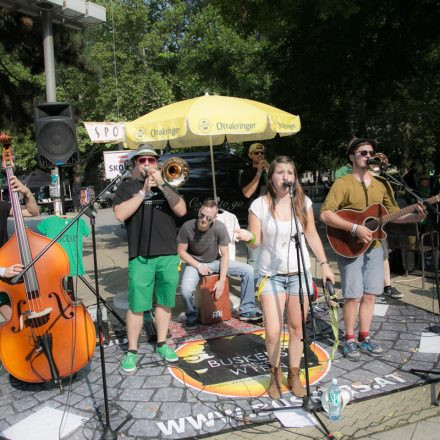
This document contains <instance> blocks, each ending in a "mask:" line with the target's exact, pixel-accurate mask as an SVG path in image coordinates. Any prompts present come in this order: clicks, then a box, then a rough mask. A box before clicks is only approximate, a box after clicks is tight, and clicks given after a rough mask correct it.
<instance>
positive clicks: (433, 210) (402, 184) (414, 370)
mask: <svg viewBox="0 0 440 440" xmlns="http://www.w3.org/2000/svg"><path fill="white" fill-rule="evenodd" d="M381 174H382V175H384V176H385V177H386V180H387V181H388V182H391V183H394V184H396V185H398V186H399V187H401V188H403V189H404V190H405V192H406V193H407V194H409V195H410V196H412V197H413V198H414V199H415V200H416V201H417V202H418V203H421V204H423V205H424V206H426V209H427V210H428V213H429V214H431V215H432V216H433V217H434V216H440V212H439V211H438V210H437V209H436V208H434V207H433V206H432V204H431V203H429V202H428V201H426V200H423V199H422V198H421V197H419V196H418V195H417V194H415V192H414V191H413V190H412V189H411V188H410V187H409V186H408V185H407V184H406V183H405V182H404V180H403V179H401V181H399V180H397V179H396V178H395V177H394V176H392V175H391V174H390V173H388V172H387V171H386V167H383V168H381ZM430 233H431V234H430V237H431V243H432V244H433V243H434V237H433V233H432V229H431V231H430ZM434 252H438V250H436V251H434ZM433 257H434V258H433V260H434V277H435V287H436V292H437V301H438V307H439V310H440V288H439V276H438V267H437V265H438V262H437V261H435V260H436V258H435V255H434V256H433ZM422 258H423V255H422ZM410 372H411V373H416V374H417V373H422V374H436V375H440V370H438V371H437V370H431V371H428V370H423V369H418V368H411V369H410ZM439 398H440V395H439V396H438V397H437V401H438V400H439Z"/></svg>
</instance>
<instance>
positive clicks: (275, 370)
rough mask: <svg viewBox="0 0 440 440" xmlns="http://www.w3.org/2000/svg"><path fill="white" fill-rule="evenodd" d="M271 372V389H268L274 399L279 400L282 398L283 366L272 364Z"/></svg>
mask: <svg viewBox="0 0 440 440" xmlns="http://www.w3.org/2000/svg"><path fill="white" fill-rule="evenodd" d="M269 372H270V382H269V389H268V390H267V391H268V393H269V396H270V397H271V398H272V399H274V400H278V399H280V398H281V384H282V383H283V372H282V371H281V367H272V365H270V366H269Z"/></svg>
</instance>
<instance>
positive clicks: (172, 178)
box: [160, 157, 189, 188]
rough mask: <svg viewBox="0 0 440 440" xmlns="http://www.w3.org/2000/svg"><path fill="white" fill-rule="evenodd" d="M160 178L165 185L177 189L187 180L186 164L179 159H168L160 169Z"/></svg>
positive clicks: (187, 170)
mask: <svg viewBox="0 0 440 440" xmlns="http://www.w3.org/2000/svg"><path fill="white" fill-rule="evenodd" d="M160 170H161V173H162V178H163V180H164V181H165V182H166V184H167V185H169V186H171V187H173V188H177V187H179V186H181V185H183V184H184V183H185V182H186V181H187V180H188V179H189V166H188V163H187V162H186V161H185V160H183V159H181V158H180V157H170V158H169V159H167V160H166V161H165V162H164V163H163V164H162V166H161V167H160Z"/></svg>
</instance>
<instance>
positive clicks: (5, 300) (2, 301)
mask: <svg viewBox="0 0 440 440" xmlns="http://www.w3.org/2000/svg"><path fill="white" fill-rule="evenodd" d="M4 305H8V306H10V305H11V301H9V296H8V294H7V293H6V292H0V306H4Z"/></svg>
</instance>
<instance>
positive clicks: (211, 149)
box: [209, 136, 218, 202]
mask: <svg viewBox="0 0 440 440" xmlns="http://www.w3.org/2000/svg"><path fill="white" fill-rule="evenodd" d="M209 151H210V153H211V172H212V187H213V189H214V200H215V201H216V202H218V200H217V187H216V185H215V167H214V148H213V147H212V137H211V136H209Z"/></svg>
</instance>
